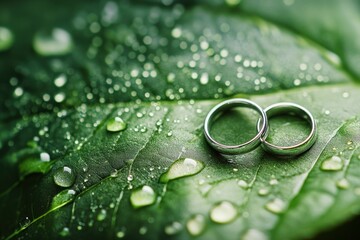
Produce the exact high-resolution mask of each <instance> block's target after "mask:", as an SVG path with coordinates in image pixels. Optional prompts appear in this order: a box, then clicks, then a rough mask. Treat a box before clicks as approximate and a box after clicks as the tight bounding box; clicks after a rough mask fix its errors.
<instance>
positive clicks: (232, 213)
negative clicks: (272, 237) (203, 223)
mask: <svg viewBox="0 0 360 240" xmlns="http://www.w3.org/2000/svg"><path fill="white" fill-rule="evenodd" d="M236 216H237V210H236V208H235V206H234V205H233V204H232V203H231V202H228V201H223V202H220V203H218V204H216V205H215V206H214V207H213V208H212V209H211V211H210V219H211V220H212V221H213V222H216V223H228V222H231V221H233V220H234V219H235V218H236Z"/></svg>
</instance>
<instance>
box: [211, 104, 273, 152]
mask: <svg viewBox="0 0 360 240" xmlns="http://www.w3.org/2000/svg"><path fill="white" fill-rule="evenodd" d="M234 107H248V108H251V109H254V110H255V111H257V112H258V113H259V114H260V119H259V121H258V127H257V131H258V133H257V134H256V135H255V136H254V137H253V138H252V139H250V140H249V141H247V142H245V143H242V144H238V145H225V144H222V143H219V142H217V141H216V140H215V139H214V138H213V137H211V135H210V128H211V126H212V124H213V121H214V120H215V118H216V117H217V116H219V115H220V114H221V113H222V112H224V111H225V110H228V109H231V108H234ZM267 130H268V119H267V116H266V114H265V112H264V110H263V109H262V108H261V107H260V106H259V105H257V104H256V103H254V102H252V101H250V100H247V99H243V98H235V99H230V100H226V101H223V102H221V103H219V104H218V105H216V106H215V107H213V108H212V109H211V110H210V111H209V113H208V114H207V116H206V118H205V122H204V133H205V139H206V141H207V142H208V143H209V144H210V146H211V147H213V148H214V149H215V150H217V151H218V152H220V153H223V154H241V153H247V152H250V151H252V150H254V149H255V148H256V147H257V146H259V144H260V143H261V140H260V139H261V138H262V137H265V136H266V134H267Z"/></svg>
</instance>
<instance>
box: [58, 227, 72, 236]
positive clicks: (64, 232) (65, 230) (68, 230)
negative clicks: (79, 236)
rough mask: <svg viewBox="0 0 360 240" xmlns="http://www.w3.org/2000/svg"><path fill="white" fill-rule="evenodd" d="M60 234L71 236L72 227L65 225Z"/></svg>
mask: <svg viewBox="0 0 360 240" xmlns="http://www.w3.org/2000/svg"><path fill="white" fill-rule="evenodd" d="M59 235H60V236H62V237H68V236H70V229H69V228H68V227H64V228H63V229H62V230H61V231H60V233H59Z"/></svg>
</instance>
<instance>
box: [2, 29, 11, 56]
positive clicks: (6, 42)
mask: <svg viewBox="0 0 360 240" xmlns="http://www.w3.org/2000/svg"><path fill="white" fill-rule="evenodd" d="M13 42H14V37H13V34H12V33H11V31H10V30H9V29H7V28H5V27H0V51H5V50H7V49H9V48H10V47H11V46H12V45H13Z"/></svg>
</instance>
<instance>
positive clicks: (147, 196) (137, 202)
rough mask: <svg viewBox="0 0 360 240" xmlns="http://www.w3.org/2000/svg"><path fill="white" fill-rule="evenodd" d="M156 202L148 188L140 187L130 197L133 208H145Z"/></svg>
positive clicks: (152, 192)
mask: <svg viewBox="0 0 360 240" xmlns="http://www.w3.org/2000/svg"><path fill="white" fill-rule="evenodd" d="M155 201H156V194H155V192H154V190H153V189H152V188H151V187H150V186H147V185H145V186H142V187H141V188H137V189H135V190H134V191H133V192H132V193H131V196H130V202H131V205H132V206H133V207H134V208H140V207H145V206H149V205H152V204H154V203H155Z"/></svg>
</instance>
